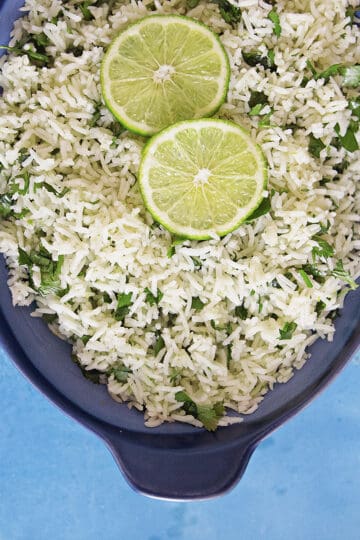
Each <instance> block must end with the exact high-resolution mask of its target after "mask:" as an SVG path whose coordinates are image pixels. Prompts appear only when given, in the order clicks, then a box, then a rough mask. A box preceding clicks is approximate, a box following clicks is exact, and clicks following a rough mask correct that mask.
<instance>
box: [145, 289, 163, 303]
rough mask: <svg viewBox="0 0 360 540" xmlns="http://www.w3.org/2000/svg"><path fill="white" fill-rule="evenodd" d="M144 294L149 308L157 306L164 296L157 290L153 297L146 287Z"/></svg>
mask: <svg viewBox="0 0 360 540" xmlns="http://www.w3.org/2000/svg"><path fill="white" fill-rule="evenodd" d="M145 292H146V297H145V301H146V302H147V303H148V304H150V306H153V305H154V304H158V303H159V302H160V301H161V299H162V298H163V296H164V293H162V292H161V291H159V290H157V292H156V296H155V295H154V294H153V293H152V292H151V290H150V289H149V288H148V287H146V289H145Z"/></svg>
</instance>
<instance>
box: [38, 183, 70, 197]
mask: <svg viewBox="0 0 360 540" xmlns="http://www.w3.org/2000/svg"><path fill="white" fill-rule="evenodd" d="M38 186H39V187H43V188H44V189H46V191H49V192H50V193H53V194H54V195H55V196H56V197H57V198H58V199H62V198H63V197H64V195H66V194H67V193H69V191H70V188H68V187H65V188H64V189H63V190H62V191H56V189H55V188H54V186H52V185H51V184H48V182H41V184H38Z"/></svg>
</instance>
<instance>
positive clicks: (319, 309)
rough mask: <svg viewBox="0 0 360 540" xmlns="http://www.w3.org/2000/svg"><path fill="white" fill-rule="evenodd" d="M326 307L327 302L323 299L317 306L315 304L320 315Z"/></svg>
mask: <svg viewBox="0 0 360 540" xmlns="http://www.w3.org/2000/svg"><path fill="white" fill-rule="evenodd" d="M325 308H326V304H325V302H323V301H322V300H319V301H318V302H317V303H316V306H315V311H316V313H317V314H318V315H320V313H322V312H323V311H324V309H325Z"/></svg>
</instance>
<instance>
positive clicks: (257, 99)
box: [249, 90, 269, 109]
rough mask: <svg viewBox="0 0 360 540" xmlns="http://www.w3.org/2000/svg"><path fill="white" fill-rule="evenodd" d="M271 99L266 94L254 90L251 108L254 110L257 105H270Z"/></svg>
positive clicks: (250, 101)
mask: <svg viewBox="0 0 360 540" xmlns="http://www.w3.org/2000/svg"><path fill="white" fill-rule="evenodd" d="M268 103H269V98H268V97H267V95H266V94H265V93H264V92H257V91H256V90H253V91H252V92H251V95H250V99H249V107H250V108H251V109H252V108H253V107H255V106H256V105H268Z"/></svg>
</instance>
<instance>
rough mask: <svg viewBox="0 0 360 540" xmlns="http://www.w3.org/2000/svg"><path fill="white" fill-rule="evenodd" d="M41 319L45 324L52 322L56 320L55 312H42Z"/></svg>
mask: <svg viewBox="0 0 360 540" xmlns="http://www.w3.org/2000/svg"><path fill="white" fill-rule="evenodd" d="M42 319H43V321H44V322H46V324H52V323H54V322H55V321H56V320H57V315H56V313H44V314H43V316H42Z"/></svg>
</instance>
